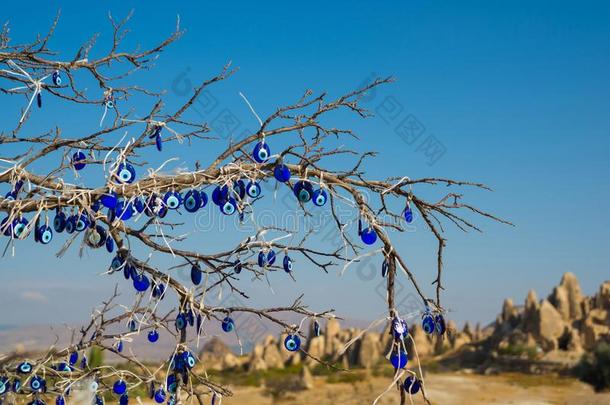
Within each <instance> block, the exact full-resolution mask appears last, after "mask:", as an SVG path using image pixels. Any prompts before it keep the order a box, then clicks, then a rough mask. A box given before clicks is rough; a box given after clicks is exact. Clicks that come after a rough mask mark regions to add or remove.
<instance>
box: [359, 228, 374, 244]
mask: <svg viewBox="0 0 610 405" xmlns="http://www.w3.org/2000/svg"><path fill="white" fill-rule="evenodd" d="M360 239H361V240H362V242H364V244H366V245H372V244H373V243H375V242H377V233H376V232H375V230H374V229H373V228H371V227H368V228H365V229H363V230H362V233H361V234H360Z"/></svg>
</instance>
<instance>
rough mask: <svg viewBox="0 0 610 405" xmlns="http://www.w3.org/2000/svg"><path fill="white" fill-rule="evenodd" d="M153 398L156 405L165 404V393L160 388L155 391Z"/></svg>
mask: <svg viewBox="0 0 610 405" xmlns="http://www.w3.org/2000/svg"><path fill="white" fill-rule="evenodd" d="M154 397H155V402H156V403H158V404H162V403H163V402H165V391H163V389H162V388H159V389H158V390H157V391H155V395H154Z"/></svg>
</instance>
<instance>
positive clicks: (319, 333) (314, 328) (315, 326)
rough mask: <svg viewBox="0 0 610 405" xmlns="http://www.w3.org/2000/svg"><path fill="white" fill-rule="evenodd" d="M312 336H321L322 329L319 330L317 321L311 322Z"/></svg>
mask: <svg viewBox="0 0 610 405" xmlns="http://www.w3.org/2000/svg"><path fill="white" fill-rule="evenodd" d="M313 334H314V335H315V336H320V335H321V334H322V328H320V324H319V323H318V321H313Z"/></svg>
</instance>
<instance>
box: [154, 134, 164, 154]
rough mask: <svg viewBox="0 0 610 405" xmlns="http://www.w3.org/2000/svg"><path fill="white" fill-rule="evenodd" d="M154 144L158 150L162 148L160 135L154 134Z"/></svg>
mask: <svg viewBox="0 0 610 405" xmlns="http://www.w3.org/2000/svg"><path fill="white" fill-rule="evenodd" d="M155 146H156V147H157V150H158V151H159V152H161V151H162V150H163V139H162V138H161V135H157V136H155Z"/></svg>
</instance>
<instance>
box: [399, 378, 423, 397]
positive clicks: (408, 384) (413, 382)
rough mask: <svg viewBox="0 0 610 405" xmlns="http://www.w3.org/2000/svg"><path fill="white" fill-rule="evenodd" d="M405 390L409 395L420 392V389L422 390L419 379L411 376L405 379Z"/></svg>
mask: <svg viewBox="0 0 610 405" xmlns="http://www.w3.org/2000/svg"><path fill="white" fill-rule="evenodd" d="M403 388H404V389H405V391H407V393H408V394H411V395H414V394H417V393H418V392H419V389H420V388H421V382H420V381H419V379H418V378H417V377H415V376H412V375H410V376H408V377H407V378H405V382H404V384H403Z"/></svg>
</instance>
